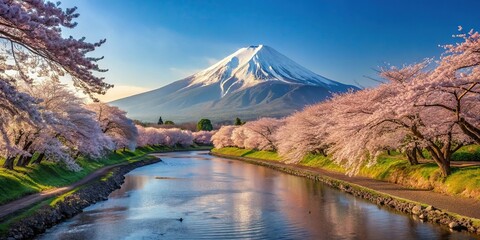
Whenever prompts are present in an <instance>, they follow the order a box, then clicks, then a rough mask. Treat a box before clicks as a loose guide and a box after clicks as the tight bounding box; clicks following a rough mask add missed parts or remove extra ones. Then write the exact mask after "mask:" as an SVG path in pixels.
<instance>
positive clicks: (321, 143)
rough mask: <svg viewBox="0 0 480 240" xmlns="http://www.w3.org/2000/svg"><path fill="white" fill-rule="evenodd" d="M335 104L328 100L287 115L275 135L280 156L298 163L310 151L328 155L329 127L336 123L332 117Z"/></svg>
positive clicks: (290, 161)
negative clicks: (327, 139)
mask: <svg viewBox="0 0 480 240" xmlns="http://www.w3.org/2000/svg"><path fill="white" fill-rule="evenodd" d="M333 104H334V103H333V102H332V101H331V100H327V101H325V102H323V103H320V104H316V105H313V106H308V107H306V108H305V109H304V110H303V111H299V112H296V113H294V114H292V115H291V116H289V117H287V118H286V119H285V123H284V124H283V125H282V126H280V128H279V129H278V130H277V131H276V135H275V141H276V145H277V146H278V147H277V148H278V153H279V154H280V156H282V157H283V158H284V159H285V160H286V161H287V162H288V163H297V162H300V161H301V160H302V159H303V158H304V157H305V156H306V155H307V154H309V153H312V154H322V155H326V151H327V148H328V144H327V142H326V137H327V135H328V133H329V131H328V128H329V127H331V126H332V125H334V124H336V121H335V120H334V119H332V118H331V114H332V111H333V110H332V107H333Z"/></svg>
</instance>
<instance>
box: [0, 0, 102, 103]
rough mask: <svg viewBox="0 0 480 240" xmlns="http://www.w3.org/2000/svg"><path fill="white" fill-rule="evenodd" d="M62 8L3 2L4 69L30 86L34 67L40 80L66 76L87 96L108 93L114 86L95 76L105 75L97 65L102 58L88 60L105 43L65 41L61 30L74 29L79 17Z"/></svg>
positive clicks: (31, 0) (32, 0) (23, 0)
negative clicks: (101, 73)
mask: <svg viewBox="0 0 480 240" xmlns="http://www.w3.org/2000/svg"><path fill="white" fill-rule="evenodd" d="M59 5H60V3H57V4H54V3H51V2H45V1H42V0H2V1H0V39H2V40H3V47H4V48H5V49H6V50H5V51H4V52H3V54H2V60H3V61H2V64H3V66H4V67H6V69H8V70H13V71H16V72H18V74H19V76H21V77H22V79H23V80H25V81H27V82H31V81H32V80H33V78H32V76H31V75H30V74H29V72H28V70H32V69H33V68H35V67H41V70H38V71H36V72H37V75H38V76H49V77H52V76H56V77H58V76H61V75H63V74H64V73H67V74H69V75H70V76H71V77H72V79H73V82H74V84H75V86H77V87H79V88H81V89H82V90H83V91H84V92H85V93H86V94H92V93H97V94H103V93H105V91H106V90H107V89H108V88H110V87H111V85H109V84H107V83H105V82H103V78H101V77H97V76H95V75H94V74H93V72H102V71H105V70H102V69H100V68H99V66H98V64H97V61H98V60H100V59H101V58H93V57H88V56H87V54H88V53H90V52H92V51H94V50H95V48H97V47H99V46H101V45H102V44H103V43H104V42H105V40H101V41H99V42H96V43H88V42H86V41H85V38H81V39H74V38H73V37H68V38H64V37H63V36H62V34H61V33H62V28H74V27H75V26H76V25H77V23H76V22H74V19H75V18H77V17H78V16H79V14H78V13H76V8H75V7H74V8H67V9H66V10H63V9H62V8H60V6H59ZM38 61H40V62H38ZM45 69H48V70H49V71H45Z"/></svg>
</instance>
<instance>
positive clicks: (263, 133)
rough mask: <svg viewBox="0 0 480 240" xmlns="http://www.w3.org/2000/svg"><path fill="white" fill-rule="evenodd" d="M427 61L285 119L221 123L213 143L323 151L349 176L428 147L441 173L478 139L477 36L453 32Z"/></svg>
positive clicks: (289, 157) (413, 156)
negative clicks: (394, 154)
mask: <svg viewBox="0 0 480 240" xmlns="http://www.w3.org/2000/svg"><path fill="white" fill-rule="evenodd" d="M455 37H456V39H460V41H458V43H456V44H451V45H445V46H443V48H444V50H445V51H444V53H443V54H442V55H441V57H440V58H439V59H438V60H436V61H434V60H433V59H426V60H424V61H422V62H420V63H416V64H411V65H405V66H402V67H394V66H391V67H385V68H381V70H380V77H381V78H382V80H381V83H380V84H379V85H378V86H376V87H373V88H368V89H363V90H359V91H355V92H348V93H344V94H337V95H334V96H333V97H332V98H331V99H329V100H327V101H324V102H321V103H319V104H316V105H312V106H308V107H306V108H305V109H304V110H302V111H299V112H296V113H293V114H292V115H290V116H288V117H286V118H284V119H280V120H278V119H269V118H262V119H259V120H257V121H254V122H249V123H247V124H245V125H243V126H224V127H222V128H221V129H219V131H218V132H217V133H216V134H215V135H214V136H213V138H212V139H213V144H214V145H215V146H216V147H225V146H236V147H240V148H251V149H258V150H273V151H278V153H279V154H280V156H282V158H283V159H284V160H285V161H286V162H289V163H296V162H299V161H301V160H302V159H303V157H305V155H307V154H309V153H314V154H324V155H329V156H330V157H331V158H332V159H333V161H335V162H336V163H338V164H341V165H342V166H344V167H345V168H346V169H348V170H349V173H350V174H355V173H357V172H358V171H359V169H360V167H361V166H363V165H364V164H374V163H375V162H376V161H377V157H378V156H379V154H381V153H382V152H384V151H389V150H398V151H401V152H404V153H405V155H406V156H407V159H408V160H409V162H410V163H411V164H412V165H415V164H418V157H423V154H422V153H423V152H424V151H425V152H428V153H429V155H430V156H431V158H432V159H433V160H434V161H435V163H436V164H437V165H438V166H439V168H440V170H441V173H442V175H443V176H447V175H449V174H450V173H451V168H450V162H451V159H452V154H453V153H454V152H456V151H457V150H458V149H460V148H461V147H462V146H464V145H468V144H480V34H479V33H478V32H474V31H473V30H472V31H470V32H468V33H460V34H458V35H456V36H455Z"/></svg>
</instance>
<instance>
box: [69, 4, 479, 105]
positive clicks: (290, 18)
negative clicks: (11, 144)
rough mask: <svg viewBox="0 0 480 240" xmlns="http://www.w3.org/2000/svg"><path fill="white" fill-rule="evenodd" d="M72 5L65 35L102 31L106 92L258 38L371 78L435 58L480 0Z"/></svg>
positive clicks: (475, 18) (150, 84)
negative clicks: (383, 69) (381, 70)
mask: <svg viewBox="0 0 480 240" xmlns="http://www.w3.org/2000/svg"><path fill="white" fill-rule="evenodd" d="M62 6H63V7H71V6H77V7H78V8H79V9H78V12H79V13H80V17H79V18H78V19H77V22H78V23H79V25H78V27H77V28H76V29H74V30H73V31H71V30H69V31H66V34H69V35H73V36H75V37H82V36H85V37H87V40H90V41H94V40H97V39H101V38H107V43H106V44H105V45H104V46H102V47H101V48H100V49H98V51H96V55H104V56H105V60H103V61H102V62H101V66H102V67H105V68H108V69H109V72H108V73H106V74H105V77H106V78H107V82H109V83H113V84H115V85H116V88H115V89H114V90H112V92H111V93H109V94H108V96H107V97H106V98H104V99H105V100H111V99H114V98H118V97H120V96H125V95H129V94H132V93H136V92H140V91H145V90H148V89H154V88H158V87H161V86H164V85H166V84H168V83H170V82H173V81H175V80H179V79H181V78H183V77H187V76H189V75H191V74H193V73H195V72H196V71H198V70H201V69H204V68H206V67H208V66H210V65H211V64H213V63H214V62H215V61H217V60H220V59H222V58H223V57H226V56H227V55H229V54H231V53H233V52H234V51H236V50H237V49H239V48H241V47H245V46H249V45H256V44H265V45H269V46H271V47H273V48H275V49H276V50H277V51H279V52H281V53H283V54H284V55H286V56H288V57H289V58H291V59H293V60H294V61H296V62H298V63H300V64H301V65H303V66H305V67H307V68H309V69H310V70H312V71H314V72H316V73H318V74H320V75H323V76H325V77H328V78H331V79H333V80H336V81H340V82H344V83H349V84H354V83H355V82H359V83H360V84H361V85H364V86H372V85H374V84H375V83H374V82H372V81H371V80H368V79H367V78H365V77H364V76H371V77H375V76H376V72H375V71H374V69H377V68H378V67H379V66H385V64H386V63H390V64H394V65H402V64H405V63H413V62H418V61H420V60H422V59H423V58H426V57H438V56H439V55H440V54H441V52H442V49H441V48H439V47H438V45H439V44H446V43H451V42H453V41H454V39H453V38H452V37H451V36H452V34H456V33H457V26H459V25H462V26H463V27H464V29H466V30H467V31H468V30H469V29H471V28H474V29H477V30H478V29H480V14H479V13H478V9H480V1H474V0H471V1H465V0H457V1H420V0H417V1H413V0H412V1H410V0H404V1H401V0H389V1H383V0H370V1H354V0H351V1H342V0H325V1H321V0H317V1H306V0H305V1H303V0H289V1H281V0H276V1H274V0H271V1H260V0H256V1H254V0H242V1H236V0H228V1H221V0H211V1H208V0H203V1H200V0H196V1H194V0H191V1H187V0H152V1H147V0H142V1H127V0H100V1H99V0H63V1H62Z"/></svg>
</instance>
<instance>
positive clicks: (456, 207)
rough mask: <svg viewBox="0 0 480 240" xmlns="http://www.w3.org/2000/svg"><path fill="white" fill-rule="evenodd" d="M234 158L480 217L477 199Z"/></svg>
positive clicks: (292, 166) (317, 170)
mask: <svg viewBox="0 0 480 240" xmlns="http://www.w3.org/2000/svg"><path fill="white" fill-rule="evenodd" d="M215 155H216V156H219V157H224V158H232V157H230V156H228V155H223V154H215ZM234 159H240V160H241V159H246V160H248V161H256V162H260V163H265V164H269V165H275V166H281V167H287V168H291V169H301V170H303V171H308V172H312V173H318V174H321V175H324V176H327V177H331V178H334V179H338V180H342V181H345V182H349V183H352V184H356V185H360V186H362V187H366V188H370V189H373V190H375V191H378V192H382V193H386V194H389V195H392V196H395V197H400V198H404V199H408V200H411V201H415V202H420V203H424V204H428V205H432V206H434V207H436V208H439V209H442V210H444V211H448V212H452V213H457V214H460V215H463V216H467V217H472V218H478V219H480V202H479V201H477V200H475V199H470V198H462V197H454V196H448V195H444V194H440V193H436V192H432V191H429V190H418V189H409V188H406V187H404V186H402V185H399V184H395V183H390V182H384V181H379V180H375V179H372V178H366V177H359V176H353V177H349V176H347V175H345V174H343V173H337V172H332V171H327V170H323V169H318V168H313V167H306V166H299V165H291V164H284V163H280V162H273V161H265V160H260V159H251V158H242V157H239V158H237V157H234Z"/></svg>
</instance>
